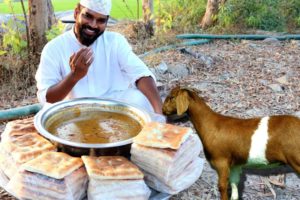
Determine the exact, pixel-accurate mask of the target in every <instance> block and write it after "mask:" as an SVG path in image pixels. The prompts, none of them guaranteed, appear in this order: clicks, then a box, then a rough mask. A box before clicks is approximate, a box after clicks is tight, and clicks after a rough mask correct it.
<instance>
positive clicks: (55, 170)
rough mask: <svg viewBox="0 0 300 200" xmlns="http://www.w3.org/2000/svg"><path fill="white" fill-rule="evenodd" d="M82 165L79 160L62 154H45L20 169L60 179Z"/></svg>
mask: <svg viewBox="0 0 300 200" xmlns="http://www.w3.org/2000/svg"><path fill="white" fill-rule="evenodd" d="M82 165H83V162H82V160H81V158H76V157H72V156H70V155H68V154H66V153H63V152H46V153H43V154H42V155H40V156H38V157H37V158H35V159H33V160H31V161H29V162H27V163H25V164H23V165H22V169H24V170H27V171H30V172H35V173H39V174H42V175H45V176H49V177H52V178H56V179H62V178H64V177H65V176H67V175H69V174H71V173H72V172H73V171H74V170H76V169H78V168H79V167H81V166H82Z"/></svg>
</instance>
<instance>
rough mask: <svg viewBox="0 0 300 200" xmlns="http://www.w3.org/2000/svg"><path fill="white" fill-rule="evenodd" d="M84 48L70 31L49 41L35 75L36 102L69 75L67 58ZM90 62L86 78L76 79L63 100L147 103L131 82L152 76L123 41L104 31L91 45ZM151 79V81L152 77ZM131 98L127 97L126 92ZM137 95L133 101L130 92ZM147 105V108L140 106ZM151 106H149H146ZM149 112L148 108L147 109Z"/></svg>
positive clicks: (118, 36)
mask: <svg viewBox="0 0 300 200" xmlns="http://www.w3.org/2000/svg"><path fill="white" fill-rule="evenodd" d="M82 47H84V46H83V45H82V44H80V43H79V42H78V40H77V39H76V37H75V34H74V32H73V30H70V31H68V32H65V33H64V34H62V35H60V36H58V37H56V38H55V39H53V40H52V41H50V42H49V43H48V44H47V45H46V46H45V47H44V49H43V52H42V55H41V61H40V65H39V68H38V70H37V73H36V76H35V77H36V81H37V88H38V93H37V96H38V99H39V101H40V102H41V103H42V104H44V103H45V102H46V93H47V90H48V88H49V87H51V86H52V85H55V84H57V83H58V82H60V81H61V80H62V79H63V78H64V77H65V76H67V75H68V74H69V73H70V72H71V68H70V65H69V59H70V56H71V55H72V54H73V53H74V52H77V51H78V50H79V49H80V48H82ZM91 48H92V50H93V53H94V61H93V63H92V64H91V66H90V67H89V70H88V73H87V75H86V76H85V77H84V78H82V79H81V80H79V82H78V83H77V84H76V85H75V86H74V88H73V89H72V90H71V91H70V93H69V94H68V95H67V97H66V98H65V99H71V98H78V97H101V98H114V99H117V100H123V101H127V103H131V102H130V101H133V102H132V103H134V104H139V102H138V101H146V103H145V102H141V103H142V105H141V106H142V107H144V106H146V107H147V106H149V105H150V103H149V101H148V100H147V98H146V97H145V96H143V94H142V93H141V92H140V91H138V90H137V89H134V88H135V82H136V80H138V79H139V78H141V77H143V76H152V77H153V78H154V75H153V74H152V73H151V71H150V70H149V69H148V67H147V66H146V65H145V64H144V63H143V61H141V60H140V59H139V58H138V57H137V56H136V55H135V54H134V53H133V52H132V49H131V46H130V45H129V44H128V42H127V40H126V39H125V38H124V37H123V36H122V35H121V34H119V33H115V32H108V31H105V32H104V33H103V34H102V35H101V36H100V37H99V38H98V39H97V40H96V41H95V42H94V43H93V44H92V45H91ZM154 80H155V78H154ZM128 90H130V91H129V94H130V95H131V96H130V97H128V95H126V93H128ZM136 92H138V93H140V94H137V95H138V96H141V95H142V96H141V97H139V98H136V99H135V98H134V97H133V96H132V94H133V93H136ZM144 104H147V105H144ZM150 107H151V105H150ZM151 110H152V108H151Z"/></svg>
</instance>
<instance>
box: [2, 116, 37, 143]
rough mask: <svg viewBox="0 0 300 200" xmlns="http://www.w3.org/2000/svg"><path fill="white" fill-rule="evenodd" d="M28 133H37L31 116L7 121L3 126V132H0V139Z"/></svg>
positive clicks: (6, 139) (3, 139)
mask: <svg viewBox="0 0 300 200" xmlns="http://www.w3.org/2000/svg"><path fill="white" fill-rule="evenodd" d="M28 133H37V130H36V129H35V127H34V124H33V117H31V118H28V119H22V120H14V121H10V122H8V123H7V124H6V126H5V129H4V132H3V133H2V134H1V141H8V140H10V138H13V137H17V136H21V135H24V134H28Z"/></svg>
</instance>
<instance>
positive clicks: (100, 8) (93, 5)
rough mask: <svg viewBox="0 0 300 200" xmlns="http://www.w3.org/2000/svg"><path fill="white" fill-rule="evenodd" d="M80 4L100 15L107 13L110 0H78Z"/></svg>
mask: <svg viewBox="0 0 300 200" xmlns="http://www.w3.org/2000/svg"><path fill="white" fill-rule="evenodd" d="M80 4H81V5H82V6H84V7H86V8H88V9H90V10H92V11H95V12H97V13H100V14H102V15H109V13H110V10H111V0H80Z"/></svg>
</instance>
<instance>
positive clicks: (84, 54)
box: [69, 47, 94, 81]
mask: <svg viewBox="0 0 300 200" xmlns="http://www.w3.org/2000/svg"><path fill="white" fill-rule="evenodd" d="M93 61H94V56H93V51H92V49H91V48H88V47H84V48H82V49H80V50H79V51H78V52H76V53H74V54H73V55H72V56H71V57H70V61H69V64H70V67H71V72H72V73H71V75H72V77H73V78H74V79H75V80H76V81H79V80H80V79H82V78H83V77H84V76H85V75H86V74H87V72H88V69H89V66H90V65H91V64H92V62H93Z"/></svg>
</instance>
